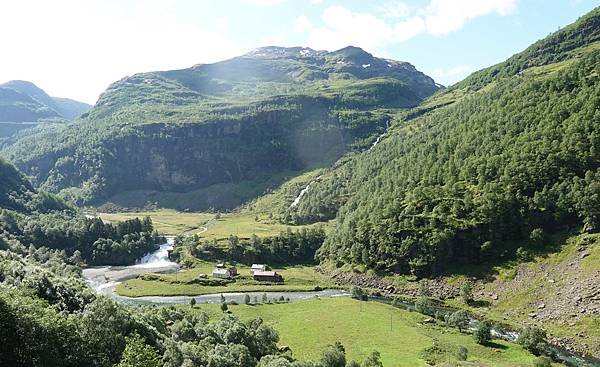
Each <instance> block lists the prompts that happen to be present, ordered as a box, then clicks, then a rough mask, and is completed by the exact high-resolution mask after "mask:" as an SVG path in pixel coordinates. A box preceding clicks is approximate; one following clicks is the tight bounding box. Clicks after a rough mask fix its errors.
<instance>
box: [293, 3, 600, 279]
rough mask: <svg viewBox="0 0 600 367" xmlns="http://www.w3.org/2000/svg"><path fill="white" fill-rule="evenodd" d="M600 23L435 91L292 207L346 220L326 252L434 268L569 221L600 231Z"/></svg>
mask: <svg viewBox="0 0 600 367" xmlns="http://www.w3.org/2000/svg"><path fill="white" fill-rule="evenodd" d="M599 19H600V10H598V9H596V10H594V11H593V12H591V13H590V14H588V15H586V16H584V17H582V18H581V19H580V20H578V21H577V22H576V23H575V24H573V25H571V26H569V27H566V28H565V29H563V30H561V31H559V32H557V33H555V34H553V35H551V36H549V37H548V38H546V39H544V40H542V41H540V42H538V43H536V44H535V45H533V46H531V47H530V48H528V49H527V50H525V51H524V52H523V53H521V54H517V55H515V56H513V57H512V58H511V59H509V60H508V61H506V62H505V63H502V64H499V65H497V66H494V67H491V68H489V69H485V70H483V71H481V72H477V73H475V74H474V75H472V76H471V77H469V78H467V79H466V80H465V81H463V82H461V83H459V84H457V85H456V86H453V87H452V88H449V89H448V90H447V91H444V92H442V93H440V94H438V95H435V96H434V97H432V98H431V99H430V100H428V101H426V102H425V103H424V104H423V105H422V106H420V107H418V108H417V109H415V110H413V111H411V112H410V113H408V114H406V115H405V120H404V122H402V121H401V122H399V123H398V124H397V127H396V128H394V129H393V131H391V132H390V133H389V134H387V136H386V137H385V138H384V139H383V140H382V142H381V143H380V144H378V145H377V146H376V147H375V148H374V149H373V150H371V151H369V152H365V153H362V154H359V155H356V156H355V157H353V158H352V159H349V160H348V161H347V162H345V163H344V164H341V165H340V166H339V167H338V169H336V170H333V171H332V172H330V173H328V174H327V175H325V176H323V177H321V179H320V180H318V181H317V182H316V183H315V185H314V189H313V188H312V187H311V190H310V191H309V192H308V194H307V196H306V200H304V201H303V202H301V203H300V204H299V205H298V207H297V208H296V210H295V211H294V213H292V214H291V216H292V218H295V221H296V222H311V221H314V220H323V219H328V218H332V217H334V216H335V217H336V223H335V224H334V225H333V230H332V232H331V233H330V235H329V236H328V238H327V240H326V242H325V245H324V246H323V248H322V249H321V251H320V256H321V259H323V260H324V259H331V260H333V261H334V262H336V263H338V264H342V263H344V262H352V263H361V264H366V265H367V266H368V267H371V268H376V269H381V270H392V271H394V272H398V273H413V274H416V275H419V276H423V275H428V274H432V273H433V274H435V273H440V272H442V271H443V270H444V269H445V265H447V264H454V265H456V264H461V263H463V264H464V263H469V262H471V263H476V262H487V261H492V262H493V261H498V260H506V259H511V258H513V257H514V256H515V253H517V252H518V253H521V254H523V253H527V252H535V251H538V250H541V249H542V248H543V246H544V243H546V242H545V239H546V238H547V235H548V234H550V233H552V232H554V231H556V230H557V229H561V228H563V227H573V228H583V229H584V230H585V231H588V232H595V231H597V230H598V229H599V225H600V222H599V220H600V217H599V216H598V210H597V208H598V207H599V204H600V203H599V202H598V198H599V197H600V196H599V193H600V192H599V189H600V186H599V185H598V182H599V175H600V172H598V167H599V163H600V150H599V147H600V145H599V144H600V140H599V136H600V135H599V133H600V131H599V130H598V129H599V127H600V123H599V122H600V115H599V112H598V111H599V109H598V106H599V103H600V100H599V96H600V89H599V88H600V83H599V78H600V48H599V47H598V42H597V39H598V37H599V34H600V27H598V22H599ZM542 55H543V56H542ZM519 246H520V247H521V248H520V249H518V248H517V247H519ZM517 250H518V251H517Z"/></svg>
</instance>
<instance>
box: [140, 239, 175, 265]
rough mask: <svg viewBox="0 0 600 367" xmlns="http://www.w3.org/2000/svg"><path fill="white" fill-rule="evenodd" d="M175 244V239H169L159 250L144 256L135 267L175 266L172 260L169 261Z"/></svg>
mask: <svg viewBox="0 0 600 367" xmlns="http://www.w3.org/2000/svg"><path fill="white" fill-rule="evenodd" d="M174 242H175V238H168V239H167V243H163V244H162V245H160V247H159V248H158V250H156V251H154V252H150V253H148V254H146V255H144V256H143V257H142V258H141V259H139V260H138V261H136V264H135V265H134V267H136V268H157V267H163V266H170V265H173V264H174V263H173V262H172V261H171V260H169V251H171V250H173V244H174Z"/></svg>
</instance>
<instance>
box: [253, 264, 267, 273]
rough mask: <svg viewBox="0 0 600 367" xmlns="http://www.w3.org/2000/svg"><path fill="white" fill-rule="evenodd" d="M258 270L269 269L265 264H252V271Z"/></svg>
mask: <svg viewBox="0 0 600 367" xmlns="http://www.w3.org/2000/svg"><path fill="white" fill-rule="evenodd" d="M257 271H267V266H266V265H265V264H252V266H251V267H250V272H251V273H252V274H254V273H255V272H257Z"/></svg>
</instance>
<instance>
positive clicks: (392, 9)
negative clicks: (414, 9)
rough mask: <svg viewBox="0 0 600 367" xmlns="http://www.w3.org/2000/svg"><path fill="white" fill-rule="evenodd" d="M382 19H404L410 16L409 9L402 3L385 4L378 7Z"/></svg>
mask: <svg viewBox="0 0 600 367" xmlns="http://www.w3.org/2000/svg"><path fill="white" fill-rule="evenodd" d="M379 12H380V13H381V15H382V16H383V17H384V18H406V17H408V16H409V15H410V7H409V6H408V5H407V4H406V3H403V2H396V3H387V4H384V5H381V6H380V7H379Z"/></svg>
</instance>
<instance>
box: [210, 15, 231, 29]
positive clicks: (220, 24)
mask: <svg viewBox="0 0 600 367" xmlns="http://www.w3.org/2000/svg"><path fill="white" fill-rule="evenodd" d="M213 27H214V28H215V29H216V30H218V31H222V32H223V31H227V30H229V28H230V27H231V18H229V17H220V18H217V19H215V20H214V21H213Z"/></svg>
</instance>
